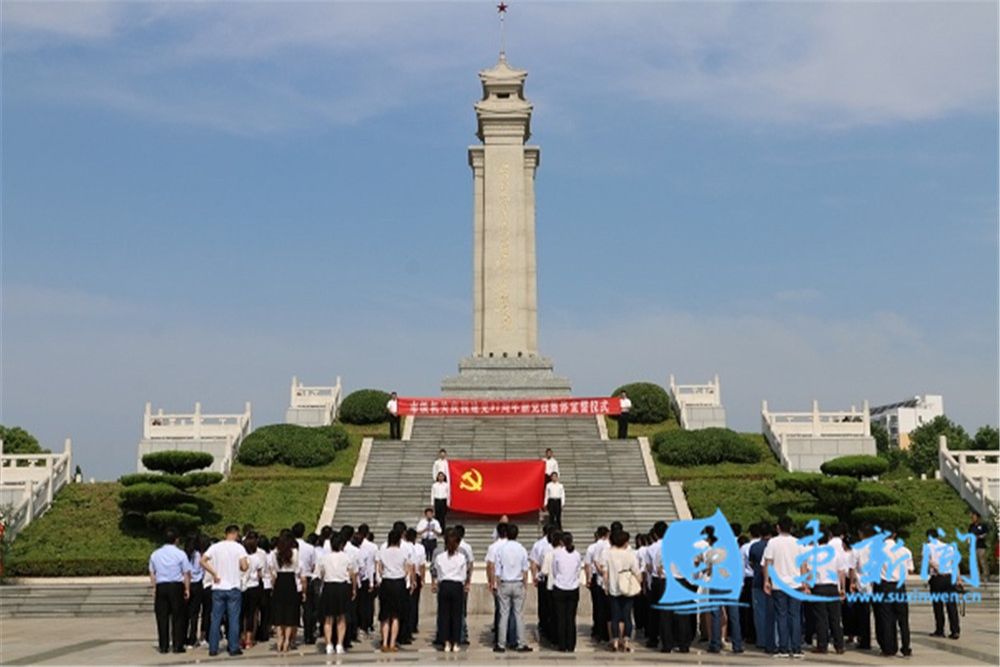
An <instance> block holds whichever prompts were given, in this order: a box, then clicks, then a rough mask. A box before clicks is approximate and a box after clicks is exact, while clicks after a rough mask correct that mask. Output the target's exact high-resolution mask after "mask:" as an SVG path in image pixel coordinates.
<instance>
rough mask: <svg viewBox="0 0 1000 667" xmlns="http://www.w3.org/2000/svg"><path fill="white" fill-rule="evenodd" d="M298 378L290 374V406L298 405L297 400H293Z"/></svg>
mask: <svg viewBox="0 0 1000 667" xmlns="http://www.w3.org/2000/svg"><path fill="white" fill-rule="evenodd" d="M298 384H299V379H298V378H297V377H296V376H294V375H293V376H292V397H291V399H290V402H289V405H291V406H292V407H297V406H298V401H296V400H295V396H296V393H295V392H296V390H297V389H298Z"/></svg>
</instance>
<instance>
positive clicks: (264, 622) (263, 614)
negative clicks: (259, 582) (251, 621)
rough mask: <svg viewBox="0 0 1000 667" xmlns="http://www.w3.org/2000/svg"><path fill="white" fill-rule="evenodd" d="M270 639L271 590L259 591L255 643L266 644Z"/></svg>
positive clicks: (262, 589)
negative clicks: (258, 618) (258, 616)
mask: <svg viewBox="0 0 1000 667" xmlns="http://www.w3.org/2000/svg"><path fill="white" fill-rule="evenodd" d="M270 638H271V589H270V588H261V591H260V623H259V624H258V625H257V641H258V642H266V641H267V640H268V639H270Z"/></svg>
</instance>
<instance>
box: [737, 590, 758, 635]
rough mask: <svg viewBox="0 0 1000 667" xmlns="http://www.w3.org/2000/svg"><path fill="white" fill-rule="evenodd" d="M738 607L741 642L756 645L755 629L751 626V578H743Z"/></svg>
mask: <svg viewBox="0 0 1000 667" xmlns="http://www.w3.org/2000/svg"><path fill="white" fill-rule="evenodd" d="M740 605H741V606H740V630H741V631H742V635H743V641H744V642H746V643H748V644H756V643H757V629H756V628H754V625H753V577H743V588H742V589H740Z"/></svg>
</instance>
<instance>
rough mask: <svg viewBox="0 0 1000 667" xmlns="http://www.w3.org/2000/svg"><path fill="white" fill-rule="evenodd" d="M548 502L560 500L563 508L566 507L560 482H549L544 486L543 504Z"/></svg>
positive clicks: (564, 494) (564, 492) (564, 495)
mask: <svg viewBox="0 0 1000 667" xmlns="http://www.w3.org/2000/svg"><path fill="white" fill-rule="evenodd" d="M536 497H537V496H536ZM550 500H561V501H562V504H563V507H565V506H566V489H564V488H563V485H562V482H549V483H548V484H546V485H545V502H546V503H547V502H549V501H550Z"/></svg>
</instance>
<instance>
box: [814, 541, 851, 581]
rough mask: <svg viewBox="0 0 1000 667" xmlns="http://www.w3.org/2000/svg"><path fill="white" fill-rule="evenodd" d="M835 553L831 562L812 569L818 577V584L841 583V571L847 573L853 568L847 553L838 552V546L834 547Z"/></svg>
mask: <svg viewBox="0 0 1000 667" xmlns="http://www.w3.org/2000/svg"><path fill="white" fill-rule="evenodd" d="M828 546H829V543H828ZM833 554H834V555H833V558H832V559H831V560H830V561H829V562H827V563H824V564H822V565H818V566H817V567H816V568H815V570H812V571H813V574H814V576H815V577H816V584H839V583H840V573H841V572H844V573H846V572H847V571H848V570H849V569H851V564H850V563H849V562H848V558H847V555H846V554H844V553H838V552H837V548H836V547H834V549H833ZM810 569H811V568H810Z"/></svg>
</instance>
